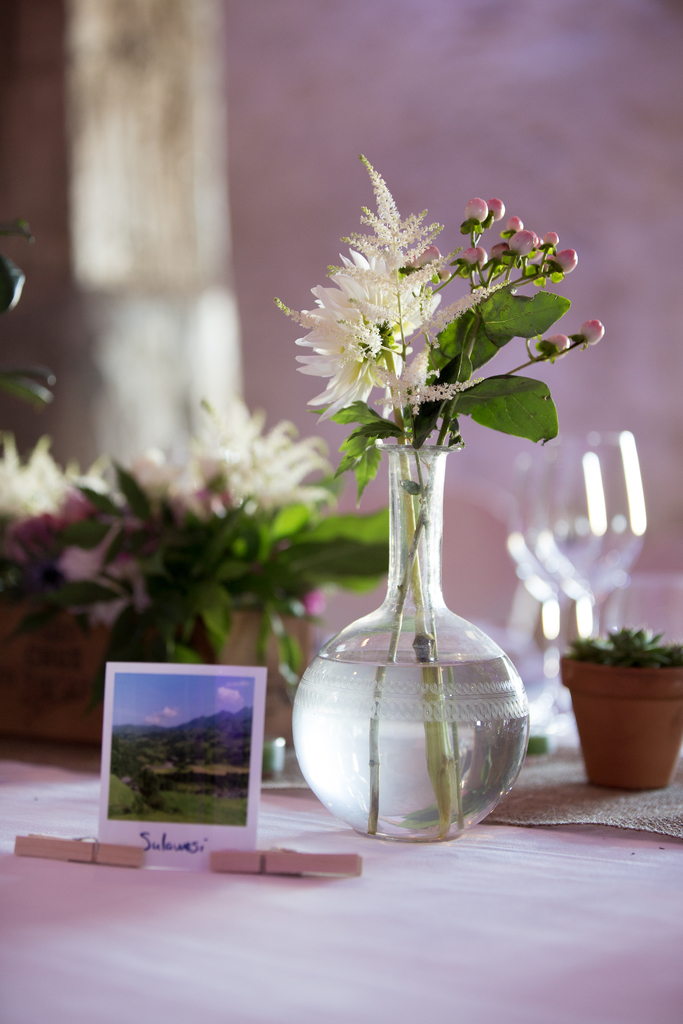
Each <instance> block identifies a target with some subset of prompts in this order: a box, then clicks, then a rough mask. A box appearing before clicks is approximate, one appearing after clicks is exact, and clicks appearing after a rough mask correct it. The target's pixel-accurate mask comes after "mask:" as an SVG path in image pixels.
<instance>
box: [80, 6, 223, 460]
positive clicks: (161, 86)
mask: <svg viewBox="0 0 683 1024" xmlns="http://www.w3.org/2000/svg"><path fill="white" fill-rule="evenodd" d="M222 6H223V5H222V3H221V0H68V3H67V6H66V12H67V68H68V74H67V82H68V135H69V140H70V144H69V148H70V165H71V174H70V211H71V212H70V217H71V248H72V265H73V274H74V279H75V283H76V286H77V288H78V290H79V291H80V292H81V293H82V294H83V295H84V296H86V309H87V317H88V320H89V323H90V327H91V331H92V335H93V352H92V356H93V361H94V364H95V366H96V367H97V369H98V371H99V376H100V391H99V398H98V401H97V403H96V407H95V413H94V415H95V431H96V435H97V442H98V445H97V446H98V448H99V449H100V450H102V451H107V452H111V453H113V454H115V455H116V456H118V457H119V458H124V459H125V458H129V457H130V456H133V455H134V454H136V453H137V452H138V451H140V450H141V449H142V448H145V447H149V446H157V447H161V448H167V449H168V448H171V449H172V448H174V447H176V446H178V445H180V444H182V442H183V440H184V438H185V437H186V434H187V430H188V429H191V427H192V425H193V423H194V421H195V419H196V415H197V412H198V408H199V402H200V400H201V399H202V398H207V399H208V400H209V401H210V402H211V403H212V404H213V405H214V406H215V407H216V408H217V409H218V410H219V411H221V410H222V411H225V410H226V408H227V406H228V404H229V398H230V394H231V393H233V392H234V391H239V390H240V389H241V387H240V385H241V381H240V360H239V340H238V324H237V314H236V307H235V302H234V299H233V295H232V291H231V287H230V274H229V257H230V253H229V217H228V206H227V173H226V152H225V150H226V122H225V112H224V82H223V61H222V52H221V49H220V46H221V39H222V31H221V15H222Z"/></svg>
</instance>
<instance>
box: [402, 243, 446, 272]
mask: <svg viewBox="0 0 683 1024" xmlns="http://www.w3.org/2000/svg"><path fill="white" fill-rule="evenodd" d="M440 259H441V253H440V252H439V250H438V249H437V247H436V246H435V245H428V246H427V248H426V249H425V251H424V252H423V253H422V254H421V255H420V256H418V257H417V259H416V260H413V262H412V263H409V264H408V266H409V267H414V268H415V270H420V269H421V268H422V267H426V266H427V264H428V263H433V262H434V260H440Z"/></svg>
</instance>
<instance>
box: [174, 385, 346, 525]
mask: <svg viewBox="0 0 683 1024" xmlns="http://www.w3.org/2000/svg"><path fill="white" fill-rule="evenodd" d="M204 408H205V410H206V412H207V417H206V427H205V430H204V433H203V436H202V437H200V438H198V439H196V440H195V441H194V442H193V444H192V461H191V475H192V477H193V479H194V481H195V487H197V486H199V487H200V488H208V489H211V490H214V491H224V492H227V495H229V498H230V501H231V503H232V504H234V505H239V504H242V503H243V502H249V501H250V502H253V503H254V507H255V508H254V510H256V509H257V508H258V509H261V510H265V511H271V510H273V509H277V508H281V507H283V506H285V505H291V504H298V503H301V504H305V505H315V504H317V503H318V502H323V501H329V500H330V492H329V490H328V489H327V488H325V487H320V486H318V485H316V484H315V483H313V484H307V483H304V480H305V478H306V477H307V476H309V475H310V474H311V473H316V472H317V473H324V474H328V473H329V472H330V465H329V463H328V462H327V460H326V459H325V457H324V453H325V451H326V446H325V443H324V442H323V441H322V439H321V438H319V437H306V438H304V439H303V440H302V441H297V440H295V437H296V429H295V428H294V426H293V425H292V424H291V423H287V422H284V421H283V422H282V423H278V424H277V425H276V426H275V427H273V429H272V430H270V431H269V432H268V433H266V434H264V433H263V426H264V423H265V415H264V413H262V412H256V413H254V414H253V415H250V413H249V410H248V409H247V407H246V406H245V405H244V403H243V402H242V401H241V400H240V399H238V398H235V399H234V404H233V408H232V410H231V420H230V423H227V422H223V421H222V420H221V419H220V418H219V417H218V416H217V414H216V413H215V412H214V411H213V410H212V409H211V408H210V407H209V406H208V405H206V403H205V406H204Z"/></svg>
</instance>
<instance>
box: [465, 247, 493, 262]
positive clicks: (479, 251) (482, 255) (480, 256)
mask: <svg viewBox="0 0 683 1024" xmlns="http://www.w3.org/2000/svg"><path fill="white" fill-rule="evenodd" d="M462 259H464V260H465V261H466V262H467V263H471V264H472V265H474V264H475V263H476V264H478V265H479V266H480V267H482V266H483V265H484V263H486V261H487V259H488V255H487V253H486V249H483V248H482V246H481V245H478V246H477V247H476V249H465V251H464V253H463V254H462Z"/></svg>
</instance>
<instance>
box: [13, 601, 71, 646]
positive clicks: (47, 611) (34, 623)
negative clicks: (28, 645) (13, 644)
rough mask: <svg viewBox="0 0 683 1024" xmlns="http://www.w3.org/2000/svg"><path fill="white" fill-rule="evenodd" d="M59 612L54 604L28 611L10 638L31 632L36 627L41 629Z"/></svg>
mask: <svg viewBox="0 0 683 1024" xmlns="http://www.w3.org/2000/svg"><path fill="white" fill-rule="evenodd" d="M59 612H60V609H59V608H55V607H54V606H52V607H51V608H41V610H40V611H37V612H28V613H27V614H26V615H24V617H23V618H22V620H21V622H20V623H19V625H18V626H17V628H16V629H15V630H14V631H13V633H12V635H11V637H10V639H12V638H13V637H15V636H23V635H24V634H26V633H32V632H33V631H34V630H36V629H42V627H43V626H45V625H47V623H48V622H50V621H51V620H52V619H54V617H55V615H59Z"/></svg>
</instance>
